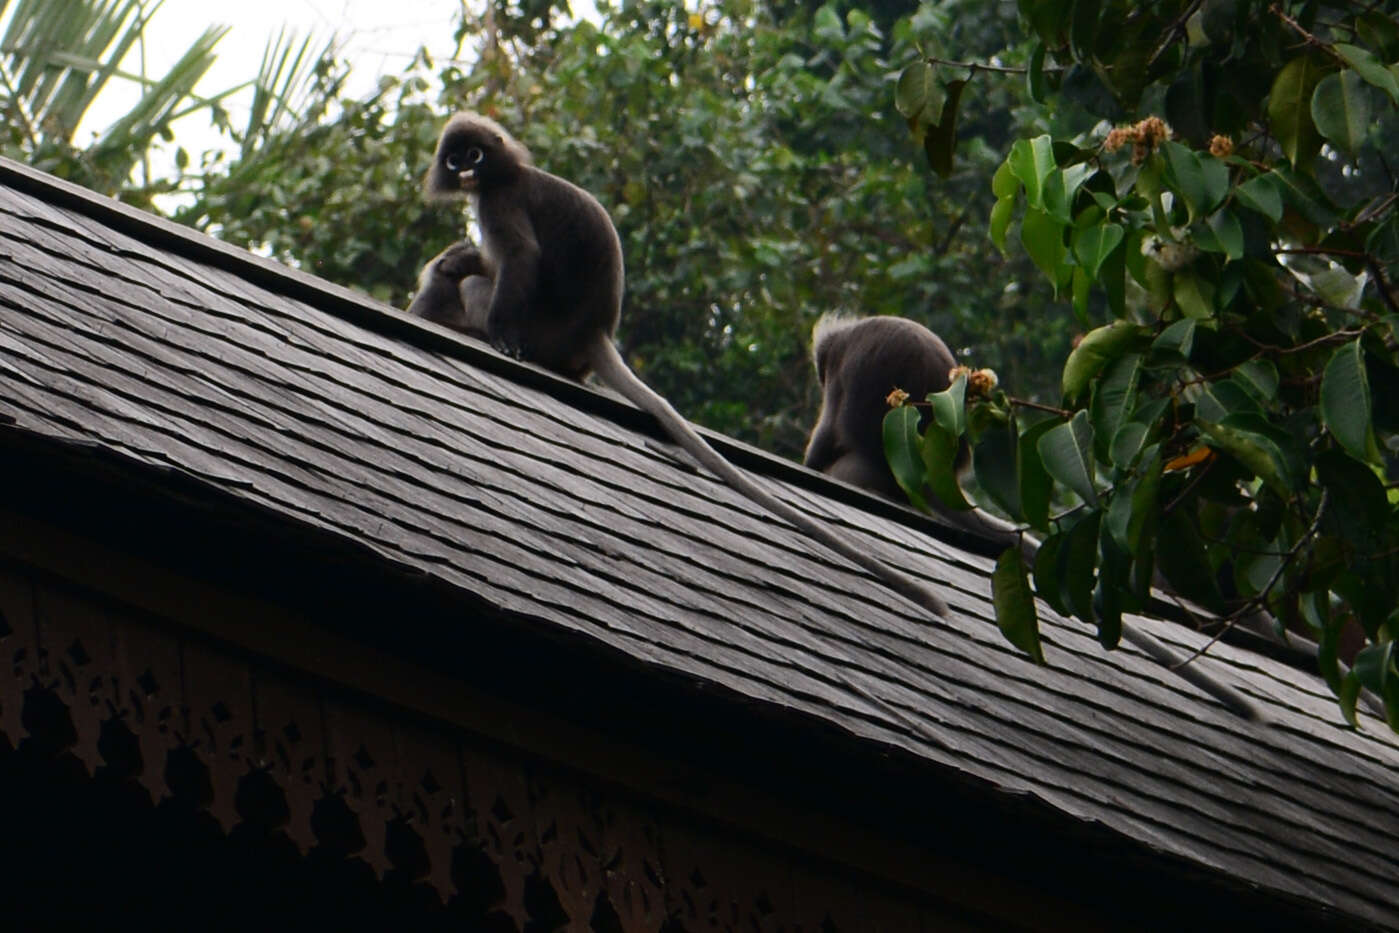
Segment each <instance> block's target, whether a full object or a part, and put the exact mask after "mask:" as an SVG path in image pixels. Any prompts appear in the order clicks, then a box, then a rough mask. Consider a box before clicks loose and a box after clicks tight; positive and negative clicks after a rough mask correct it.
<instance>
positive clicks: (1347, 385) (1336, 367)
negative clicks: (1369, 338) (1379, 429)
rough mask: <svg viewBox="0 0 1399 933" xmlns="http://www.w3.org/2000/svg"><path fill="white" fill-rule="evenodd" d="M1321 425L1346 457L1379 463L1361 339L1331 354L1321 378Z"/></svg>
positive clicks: (1368, 382)
mask: <svg viewBox="0 0 1399 933" xmlns="http://www.w3.org/2000/svg"><path fill="white" fill-rule="evenodd" d="M1321 421H1322V424H1324V425H1326V430H1328V431H1330V432H1331V436H1332V437H1334V438H1335V439H1336V440H1337V441H1338V442H1339V443H1340V445H1341V446H1342V447H1344V448H1345V449H1346V453H1348V454H1350V455H1351V456H1352V457H1354V458H1355V459H1357V460H1360V461H1362V462H1365V461H1371V462H1377V457H1376V455H1377V453H1378V451H1377V450H1376V448H1375V441H1374V437H1373V435H1372V433H1371V428H1370V422H1371V409H1370V380H1369V378H1368V377H1367V376H1366V373H1365V357H1364V350H1363V349H1362V348H1361V346H1360V341H1359V340H1358V339H1357V340H1352V341H1351V342H1350V343H1347V344H1346V345H1344V346H1342V347H1341V348H1339V349H1338V350H1337V351H1336V352H1335V353H1333V354H1331V360H1330V362H1328V363H1327V364H1326V370H1325V372H1323V373H1322V376H1321Z"/></svg>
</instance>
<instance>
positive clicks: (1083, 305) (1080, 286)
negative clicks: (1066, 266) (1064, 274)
mask: <svg viewBox="0 0 1399 933" xmlns="http://www.w3.org/2000/svg"><path fill="white" fill-rule="evenodd" d="M1070 272H1071V282H1072V285H1073V289H1072V292H1073V307H1074V314H1075V315H1076V316H1077V317H1078V319H1079V320H1080V321H1082V322H1083V323H1085V324H1086V323H1088V296H1089V295H1090V294H1091V293H1092V290H1093V280H1092V279H1090V278H1089V277H1088V273H1087V272H1084V271H1083V266H1071V267H1070Z"/></svg>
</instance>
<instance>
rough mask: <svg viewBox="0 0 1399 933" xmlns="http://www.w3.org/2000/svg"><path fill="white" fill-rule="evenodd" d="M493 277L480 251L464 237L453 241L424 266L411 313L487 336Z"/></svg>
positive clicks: (453, 327) (475, 334)
mask: <svg viewBox="0 0 1399 933" xmlns="http://www.w3.org/2000/svg"><path fill="white" fill-rule="evenodd" d="M490 303H491V280H490V279H489V278H487V277H486V274H485V266H484V265H483V263H482V261H481V253H480V251H479V250H477V249H476V247H474V246H472V245H471V244H470V243H467V242H466V241H465V240H461V241H458V242H456V243H453V244H452V245H451V246H449V247H447V248H446V249H444V250H443V251H442V252H440V253H438V254H437V255H436V256H434V257H433V258H432V259H431V260H430V261H429V262H428V264H427V265H425V266H423V271H422V273H420V274H419V276H418V291H417V293H416V294H415V295H414V296H413V302H412V304H410V305H409V306H408V313H409V314H411V315H414V316H415V317H420V318H424V319H425V320H429V321H434V322H436V323H438V324H441V325H443V326H445V327H450V328H452V329H453V330H459V331H461V332H463V333H466V334H471V335H472V336H473V337H485V336H486V310H487V309H488V308H489V307H490Z"/></svg>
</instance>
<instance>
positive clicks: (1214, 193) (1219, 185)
mask: <svg viewBox="0 0 1399 933" xmlns="http://www.w3.org/2000/svg"><path fill="white" fill-rule="evenodd" d="M1196 158H1197V159H1198V160H1199V163H1200V174H1201V176H1202V177H1203V178H1204V181H1205V201H1204V204H1203V205H1201V208H1200V211H1201V213H1209V212H1210V211H1212V210H1214V209H1215V208H1216V207H1218V206H1219V205H1220V204H1221V203H1223V201H1224V199H1225V198H1226V197H1228V196H1229V167H1228V166H1227V165H1225V164H1224V163H1223V162H1221V161H1220V160H1219V159H1216V158H1215V157H1214V156H1212V155H1208V154H1206V153H1200V154H1199V155H1198V156H1196Z"/></svg>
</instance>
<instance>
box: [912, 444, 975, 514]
mask: <svg viewBox="0 0 1399 933" xmlns="http://www.w3.org/2000/svg"><path fill="white" fill-rule="evenodd" d="M961 446H962V445H961V440H960V439H959V438H958V437H957V436H956V435H954V434H952V433H951V432H949V431H947V430H945V429H944V428H943V427H942V426H940V425H938V424H936V423H931V424H929V425H928V430H927V431H926V432H925V433H924V435H923V446H922V448H921V453H922V458H923V467H924V469H925V470H926V473H925V474H924V478H925V479H926V480H927V483H928V488H930V489H931V490H932V491H933V494H934V495H935V496H937V497H938V501H939V502H941V503H942V504H943V505H945V506H947V507H948V508H949V509H956V510H957V511H959V512H961V511H965V510H967V509H970V508H972V504H971V503H970V502H968V501H967V499H966V497H965V496H964V495H962V487H961V486H960V485H959V484H958V482H957V467H956V463H957V452H958V451H959V450H960V448H961Z"/></svg>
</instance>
